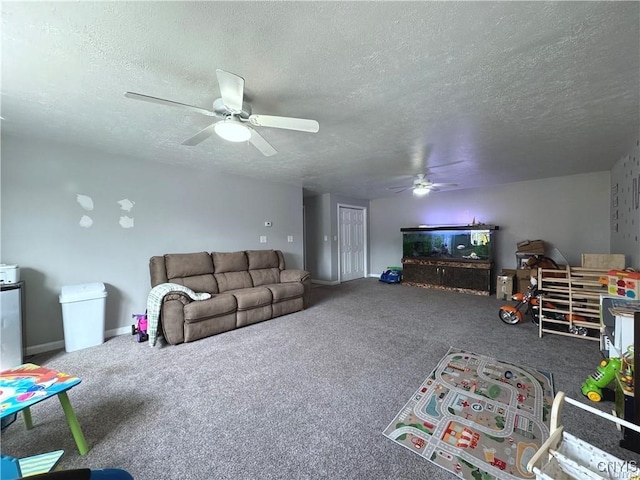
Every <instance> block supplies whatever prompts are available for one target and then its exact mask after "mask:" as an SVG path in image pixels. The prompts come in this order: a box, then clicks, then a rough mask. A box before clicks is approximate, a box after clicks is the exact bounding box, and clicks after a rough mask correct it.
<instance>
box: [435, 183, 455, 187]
mask: <svg viewBox="0 0 640 480" xmlns="http://www.w3.org/2000/svg"><path fill="white" fill-rule="evenodd" d="M429 186H430V187H436V188H442V187H444V188H447V187H457V186H458V184H457V183H431V184H430V185H429Z"/></svg>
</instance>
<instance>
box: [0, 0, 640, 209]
mask: <svg viewBox="0 0 640 480" xmlns="http://www.w3.org/2000/svg"><path fill="white" fill-rule="evenodd" d="M639 25H640V3H638V2H407V3H405V2H353V3H352V2H275V3H274V2H8V1H3V2H2V58H1V60H2V84H1V93H2V97H1V101H2V103H1V108H2V117H3V118H4V120H2V124H1V125H2V132H3V135H4V134H9V135H13V136H19V137H27V138H43V139H56V140H58V141H63V142H68V143H71V144H77V145H81V146H87V147H92V148H97V149H101V150H104V151H108V152H112V153H116V154H126V155H131V156H134V157H140V158H146V159H150V160H154V161H160V162H166V163H172V164H176V165H191V166H193V167H195V168H199V169H211V170H212V171H223V172H227V173H231V174H237V175H244V176H250V177H254V178H261V179H266V180H274V181H279V182H285V183H290V184H295V185H300V186H304V187H306V188H308V189H309V191H311V190H313V191H315V192H332V193H336V194H341V195H348V196H352V197H357V198H376V197H383V196H390V195H396V194H395V193H393V192H392V191H390V190H388V188H387V187H389V186H395V185H402V184H405V183H411V175H415V174H418V173H425V171H426V168H428V167H430V166H431V167H435V168H433V169H432V170H430V171H429V172H428V173H429V175H428V176H429V178H430V179H431V180H433V181H436V182H455V183H457V184H458V185H459V187H457V188H470V187H478V186H486V187H488V186H493V185H497V184H502V183H508V182H514V181H523V180H529V179H538V178H545V177H554V176H562V175H571V174H577V173H585V172H593V171H601V170H608V169H610V168H611V166H612V165H613V164H614V163H615V162H616V160H618V158H619V157H620V156H621V155H623V154H625V153H626V152H627V151H628V149H629V147H630V144H629V142H630V141H632V140H633V139H636V138H637V135H638V132H639V131H640V121H639V113H638V112H639V111H640V103H639V92H640V81H639V77H640V74H639V72H640V28H639ZM216 68H221V69H224V70H227V71H230V72H233V73H236V74H238V75H240V76H242V77H244V79H245V100H246V101H248V102H249V104H250V105H251V107H252V109H253V113H261V114H269V115H282V116H291V117H301V118H310V119H315V120H317V121H318V122H319V123H320V131H319V133H317V134H313V133H302V132H297V131H288V130H280V129H275V128H260V127H256V129H257V130H258V131H259V132H260V133H261V134H262V136H263V137H264V138H265V139H267V140H268V141H269V142H270V143H271V145H273V146H274V147H275V149H276V150H277V151H278V153H277V154H276V155H274V156H272V157H264V156H262V155H261V154H260V153H259V152H258V151H257V150H256V149H255V148H254V147H253V146H252V145H251V144H249V143H241V144H233V143H228V142H226V141H224V140H222V139H221V138H219V137H217V136H215V135H214V136H212V137H210V138H209V139H207V140H205V141H204V142H202V143H201V144H199V145H197V146H194V147H187V146H183V145H182V144H181V143H182V142H183V141H184V140H186V139H187V138H189V137H191V136H192V135H194V134H195V133H197V132H198V131H199V130H201V129H202V128H204V127H206V126H207V125H209V124H210V123H211V122H212V120H214V119H212V118H211V117H206V116H204V115H200V114H198V113H195V112H190V111H188V110H183V109H179V108H173V107H169V106H163V105H155V104H151V103H145V102H140V101H136V100H132V99H127V98H125V97H124V96H123V93H124V92H125V91H133V92H138V93H143V94H146V95H151V96H155V97H161V98H166V99H170V100H174V101H177V102H181V103H186V104H190V105H196V106H201V107H204V108H211V105H212V102H213V101H214V100H215V99H216V98H218V97H219V89H218V84H217V80H216V74H215V70H216ZM443 164H444V165H445V166H441V167H437V166H438V165H443ZM446 164H451V165H448V166H446ZM404 194H407V193H404Z"/></svg>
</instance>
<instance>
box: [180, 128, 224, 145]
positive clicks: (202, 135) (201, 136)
mask: <svg viewBox="0 0 640 480" xmlns="http://www.w3.org/2000/svg"><path fill="white" fill-rule="evenodd" d="M215 125H216V124H215V123H212V124H211V125H209V126H208V127H207V128H205V129H203V130H200V131H199V132H198V133H196V134H195V135H194V136H193V137H191V138H189V139H187V140H185V141H184V142H182V145H188V146H193V145H197V144H199V143H200V142H202V141H203V140H206V139H207V138H209V137H210V136H211V135H213V133H214V131H215V130H214V129H213V127H215Z"/></svg>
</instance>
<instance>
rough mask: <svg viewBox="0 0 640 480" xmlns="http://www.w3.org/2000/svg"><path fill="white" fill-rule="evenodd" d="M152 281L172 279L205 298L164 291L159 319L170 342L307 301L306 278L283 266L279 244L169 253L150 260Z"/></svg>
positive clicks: (301, 306) (256, 319) (245, 322)
mask: <svg viewBox="0 0 640 480" xmlns="http://www.w3.org/2000/svg"><path fill="white" fill-rule="evenodd" d="M149 270H150V273H151V287H155V286H156V285H159V284H161V283H177V284H180V285H184V286H185V287H187V288H190V289H191V290H194V291H195V292H208V293H210V294H211V298H210V299H208V300H199V301H193V300H191V299H190V298H189V296H188V295H186V294H184V293H181V292H172V293H169V294H167V295H165V296H164V298H163V301H162V308H161V310H160V325H161V329H162V332H163V335H164V338H165V340H166V341H167V342H168V343H170V344H172V345H175V344H178V343H183V342H192V341H194V340H198V339H201V338H204V337H209V336H211V335H216V334H218V333H222V332H226V331H228V330H233V329H234V328H238V327H242V326H245V325H250V324H252V323H256V322H261V321H263V320H268V319H270V318H274V317H279V316H281V315H286V314H287V313H293V312H297V311H299V310H303V309H304V308H306V307H307V306H308V305H309V296H310V293H311V278H310V275H309V272H306V271H304V270H287V269H286V268H285V264H284V257H283V255H282V252H281V251H280V250H246V251H241V252H212V253H207V252H198V253H173V254H167V255H162V256H154V257H151V259H150V260H149Z"/></svg>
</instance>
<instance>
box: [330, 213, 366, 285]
mask: <svg viewBox="0 0 640 480" xmlns="http://www.w3.org/2000/svg"><path fill="white" fill-rule="evenodd" d="M336 207H337V208H336V224H337V231H338V283H342V260H341V259H342V252H341V248H340V246H341V245H342V231H341V229H340V209H341V208H351V209H355V210H362V219H363V222H362V223H363V225H362V228H363V229H364V235H363V242H364V263H363V265H364V275H363V278H367V277H368V276H369V273H368V272H369V223H368V222H367V213H368V208H367V207H363V206H361V205H349V204H347V203H338V204H337V205H336Z"/></svg>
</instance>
